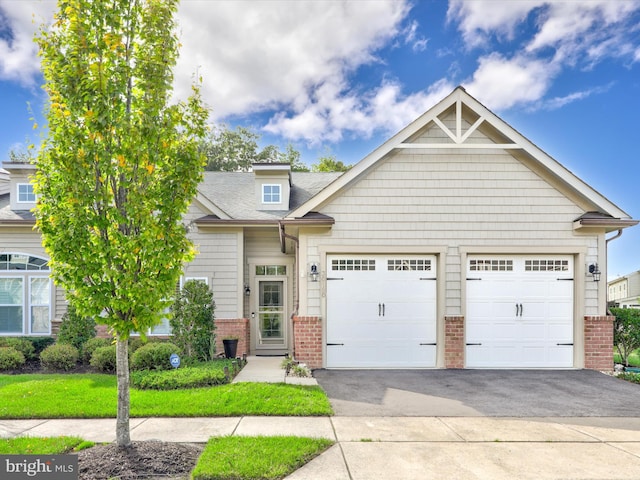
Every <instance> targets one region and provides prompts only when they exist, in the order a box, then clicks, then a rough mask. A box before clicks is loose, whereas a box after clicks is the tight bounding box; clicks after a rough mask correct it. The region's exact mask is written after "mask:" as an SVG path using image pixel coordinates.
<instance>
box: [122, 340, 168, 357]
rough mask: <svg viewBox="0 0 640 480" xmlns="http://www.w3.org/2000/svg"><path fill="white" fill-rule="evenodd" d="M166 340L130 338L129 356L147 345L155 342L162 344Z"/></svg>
mask: <svg viewBox="0 0 640 480" xmlns="http://www.w3.org/2000/svg"><path fill="white" fill-rule="evenodd" d="M162 341H164V340H162V339H160V338H158V337H146V338H142V337H129V355H132V354H133V353H134V352H135V351H136V350H138V349H139V348H140V347H142V346H144V345H146V344H147V343H153V342H162Z"/></svg>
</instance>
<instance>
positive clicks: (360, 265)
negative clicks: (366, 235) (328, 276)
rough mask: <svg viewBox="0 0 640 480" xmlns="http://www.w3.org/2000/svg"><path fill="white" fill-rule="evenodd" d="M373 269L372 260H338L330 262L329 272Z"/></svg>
mask: <svg viewBox="0 0 640 480" xmlns="http://www.w3.org/2000/svg"><path fill="white" fill-rule="evenodd" d="M375 269H376V261H375V259H373V258H372V259H361V258H353V259H350V258H346V259H342V258H338V259H334V260H331V270H333V271H373V270H375Z"/></svg>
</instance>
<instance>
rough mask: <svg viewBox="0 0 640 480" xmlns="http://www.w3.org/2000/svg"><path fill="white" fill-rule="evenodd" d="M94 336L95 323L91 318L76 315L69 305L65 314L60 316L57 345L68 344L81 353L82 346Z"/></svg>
mask: <svg viewBox="0 0 640 480" xmlns="http://www.w3.org/2000/svg"><path fill="white" fill-rule="evenodd" d="M95 336H96V322H95V321H94V319H93V318H90V317H83V316H81V315H79V314H78V312H77V311H76V309H75V307H74V306H73V304H69V307H68V308H67V312H66V313H65V314H64V315H63V316H62V323H61V324H60V331H59V332H58V343H68V344H69V345H73V346H74V347H76V348H77V349H78V351H79V352H82V348H83V347H84V344H85V343H87V341H88V340H90V339H92V338H93V337H95Z"/></svg>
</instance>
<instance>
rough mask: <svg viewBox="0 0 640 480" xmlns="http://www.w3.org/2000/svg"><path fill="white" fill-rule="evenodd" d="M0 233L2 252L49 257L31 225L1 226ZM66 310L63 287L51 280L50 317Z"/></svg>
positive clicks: (59, 315)
mask: <svg viewBox="0 0 640 480" xmlns="http://www.w3.org/2000/svg"><path fill="white" fill-rule="evenodd" d="M0 235H2V252H4V253H25V254H29V255H36V256H38V257H42V258H49V256H48V255H47V254H46V252H45V251H44V248H43V246H42V238H41V236H40V234H39V233H38V232H37V231H34V230H33V229H32V228H31V226H29V227H23V228H20V227H3V228H2V229H0ZM35 273H36V272H34V274H35ZM66 311H67V301H66V299H65V293H64V289H62V288H58V287H56V285H55V284H54V283H53V282H51V319H52V320H57V319H60V318H62V315H64V313H65V312H66Z"/></svg>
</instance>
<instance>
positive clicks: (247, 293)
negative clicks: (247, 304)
mask: <svg viewBox="0 0 640 480" xmlns="http://www.w3.org/2000/svg"><path fill="white" fill-rule="evenodd" d="M250 295H251V289H250V288H249V285H245V286H244V296H245V297H248V296H250Z"/></svg>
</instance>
